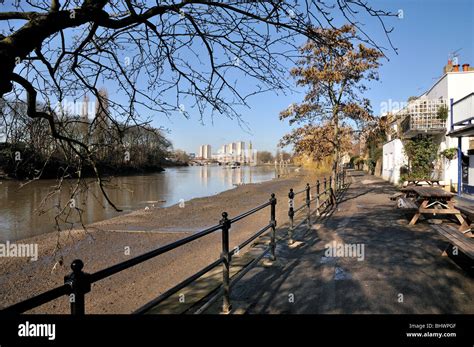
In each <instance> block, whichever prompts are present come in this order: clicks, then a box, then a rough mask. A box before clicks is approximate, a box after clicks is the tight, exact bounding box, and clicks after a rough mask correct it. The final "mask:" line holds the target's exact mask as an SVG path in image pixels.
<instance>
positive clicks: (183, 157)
mask: <svg viewBox="0 0 474 347" xmlns="http://www.w3.org/2000/svg"><path fill="white" fill-rule="evenodd" d="M171 155H172V157H173V159H174V160H175V161H177V162H178V163H188V162H189V160H190V157H189V154H188V153H186V151H183V150H181V149H176V150H174V151H173V152H172V154H171Z"/></svg>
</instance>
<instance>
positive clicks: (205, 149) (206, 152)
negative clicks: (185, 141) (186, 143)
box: [199, 145, 212, 159]
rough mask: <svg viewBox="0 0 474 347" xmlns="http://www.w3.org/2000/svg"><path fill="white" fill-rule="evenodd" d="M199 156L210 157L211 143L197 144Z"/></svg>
mask: <svg viewBox="0 0 474 347" xmlns="http://www.w3.org/2000/svg"><path fill="white" fill-rule="evenodd" d="M199 158H202V159H211V158H212V152H211V145H202V146H199Z"/></svg>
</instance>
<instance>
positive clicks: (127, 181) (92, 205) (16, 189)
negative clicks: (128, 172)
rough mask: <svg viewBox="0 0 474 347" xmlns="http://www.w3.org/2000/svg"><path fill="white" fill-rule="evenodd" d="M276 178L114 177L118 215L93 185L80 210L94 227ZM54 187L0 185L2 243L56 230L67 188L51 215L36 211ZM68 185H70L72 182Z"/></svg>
mask: <svg viewBox="0 0 474 347" xmlns="http://www.w3.org/2000/svg"><path fill="white" fill-rule="evenodd" d="M275 174H276V173H275V169H274V168H273V167H248V166H246V167H241V168H239V169H225V168H223V167H220V166H197V167H180V168H169V169H167V170H166V171H165V172H162V173H157V174H151V175H145V176H128V177H116V178H114V179H113V181H112V182H113V183H114V184H115V185H117V186H118V187H120V189H108V192H109V195H110V197H111V199H112V201H113V202H114V203H116V204H117V206H118V207H120V208H122V209H123V210H124V211H123V212H120V213H118V212H115V211H114V210H113V209H112V208H111V207H109V206H107V205H106V204H105V200H104V198H103V197H102V196H101V195H100V193H99V190H98V187H97V186H96V185H92V186H91V189H90V190H89V193H88V194H85V193H82V194H80V195H79V200H80V201H78V202H77V205H78V207H80V208H81V209H83V210H84V215H83V220H84V222H85V223H92V222H96V221H100V220H104V219H107V218H110V217H113V216H116V215H119V214H123V213H127V212H130V211H133V210H137V209H142V208H145V207H146V206H152V205H154V206H155V207H166V206H171V205H174V204H177V203H179V201H180V199H184V200H185V201H186V200H190V199H192V198H196V197H203V196H209V195H214V194H217V193H219V192H222V191H224V190H228V189H231V188H233V187H234V186H235V185H238V184H243V183H258V182H262V181H267V180H270V179H272V178H274V177H275ZM55 184H56V181H54V180H40V181H36V182H32V183H30V184H28V185H25V186H23V187H20V183H19V182H16V181H0V242H5V241H6V240H10V241H14V240H19V239H22V238H25V237H29V236H33V235H39V234H42V233H45V232H50V231H53V230H55V221H54V216H55V215H56V213H57V208H56V207H55V206H56V205H58V203H61V204H62V205H64V203H65V202H67V201H68V192H67V189H65V191H63V192H62V193H61V196H54V197H53V198H52V199H50V200H49V201H48V202H47V204H46V208H47V209H48V211H46V212H44V213H42V214H41V215H40V212H39V211H38V206H40V203H41V201H42V200H43V199H44V197H45V196H46V195H47V194H48V192H50V191H51V189H52V188H53V187H54V186H55ZM66 185H67V186H71V182H68V183H67V184H66ZM68 210H69V209H68ZM72 211H73V213H72V214H71V215H70V216H69V217H68V221H70V222H73V223H76V225H77V223H78V222H79V216H78V215H77V213H75V212H74V210H72ZM61 224H63V223H61ZM63 226H64V224H63Z"/></svg>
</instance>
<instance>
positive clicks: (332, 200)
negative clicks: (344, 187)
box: [329, 175, 336, 206]
mask: <svg viewBox="0 0 474 347" xmlns="http://www.w3.org/2000/svg"><path fill="white" fill-rule="evenodd" d="M329 196H330V198H331V205H333V206H334V205H335V204H336V201H335V200H336V199H335V195H334V189H333V188H332V175H331V176H329Z"/></svg>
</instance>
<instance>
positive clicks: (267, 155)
mask: <svg viewBox="0 0 474 347" xmlns="http://www.w3.org/2000/svg"><path fill="white" fill-rule="evenodd" d="M274 161H275V157H274V156H273V154H272V153H271V152H268V151H258V152H257V164H268V163H273V162H274Z"/></svg>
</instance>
